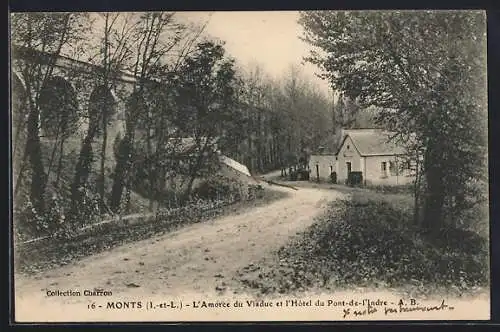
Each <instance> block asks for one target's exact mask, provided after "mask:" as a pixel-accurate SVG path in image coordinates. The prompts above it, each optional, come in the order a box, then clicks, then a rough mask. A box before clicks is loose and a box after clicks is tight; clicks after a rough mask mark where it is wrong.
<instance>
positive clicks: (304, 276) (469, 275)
mask: <svg viewBox="0 0 500 332" xmlns="http://www.w3.org/2000/svg"><path fill="white" fill-rule="evenodd" d="M364 196H365V194H364V193H359V192H357V193H356V194H355V195H354V196H353V200H352V201H345V200H344V201H336V202H334V203H332V204H331V207H330V209H329V211H328V213H327V214H326V215H325V216H324V217H321V218H320V219H319V220H318V221H317V223H315V224H314V225H313V226H311V227H310V228H309V229H308V230H307V231H306V232H305V233H304V234H301V235H299V236H298V237H297V238H296V239H295V240H294V241H293V242H292V243H290V244H288V245H285V246H284V247H282V248H281V249H280V250H279V251H278V253H277V256H278V257H277V258H278V259H277V260H276V264H277V265H278V266H266V265H264V266H262V265H259V266H260V267H261V268H260V269H259V270H258V271H259V276H250V277H249V276H246V277H245V278H244V279H243V280H242V282H243V283H244V284H246V285H247V286H249V287H252V288H257V289H259V290H260V291H261V292H262V293H274V292H279V293H285V294H289V293H291V292H295V291H307V290H309V289H310V288H313V287H320V288H321V289H323V290H324V289H332V290H338V289H339V288H348V289H351V288H356V287H367V288H370V289H372V288H382V289H387V288H398V289H399V290H400V291H402V292H407V293H410V294H411V295H413V296H418V295H420V296H422V295H428V294H431V293H432V292H434V291H436V290H439V291H443V290H444V291H445V292H447V294H450V293H452V294H456V295H459V294H463V293H470V292H474V291H475V290H477V289H479V288H481V287H485V286H487V285H488V279H489V275H488V245H487V240H486V238H482V237H480V236H478V235H477V234H475V233H473V232H469V231H463V230H459V229H456V228H450V229H449V231H448V232H447V233H445V234H441V235H439V236H429V235H426V234H424V233H421V232H419V229H418V228H415V227H414V226H413V225H412V217H411V214H410V213H409V212H408V211H409V209H406V210H400V209H398V208H395V207H394V206H393V205H392V204H391V203H390V202H387V201H385V200H374V199H372V198H368V199H366V198H364ZM361 198H363V199H361ZM244 270H248V269H247V267H245V269H244Z"/></svg>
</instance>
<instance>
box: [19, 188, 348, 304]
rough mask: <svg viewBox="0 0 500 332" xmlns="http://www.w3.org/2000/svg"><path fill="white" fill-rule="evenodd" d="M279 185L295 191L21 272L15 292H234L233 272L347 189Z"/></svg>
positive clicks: (31, 297) (33, 295)
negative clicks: (77, 258)
mask: <svg viewBox="0 0 500 332" xmlns="http://www.w3.org/2000/svg"><path fill="white" fill-rule="evenodd" d="M265 186H268V185H267V184H265ZM272 188H273V189H274V190H282V191H287V192H288V193H289V194H290V196H288V197H287V198H284V199H281V200H278V201H276V202H273V203H271V204H269V205H265V206H261V207H257V208H254V209H251V210H247V211H243V212H242V213H240V214H235V215H231V216H225V217H221V218H217V219H214V220H212V221H209V222H205V223H200V224H195V225H191V226H187V227H185V228H182V229H180V230H178V231H175V232H172V233H169V234H166V235H163V236H159V237H156V238H151V239H148V240H144V241H140V242H136V243H133V244H130V245H125V246H122V247H118V248H115V249H112V250H110V251H107V252H103V253H100V254H97V255H94V256H91V257H87V258H85V259H82V260H80V261H79V262H77V263H74V264H72V265H68V266H64V267H61V268H58V269H55V270H51V271H47V272H43V273H41V274H40V275H37V276H35V277H30V278H28V277H25V276H22V277H21V276H18V277H17V278H16V280H15V289H16V299H17V301H18V302H19V304H20V303H22V302H24V301H27V302H30V303H33V301H44V299H45V301H46V300H47V296H46V294H47V290H51V291H56V290H60V291H65V290H70V289H71V290H81V291H83V290H84V289H90V290H92V289H95V288H98V289H103V290H108V291H112V293H113V295H118V294H119V295H120V296H127V297H130V296H134V295H140V296H144V295H145V294H151V295H155V296H156V295H158V296H159V295H167V294H168V295H169V296H173V295H181V294H186V293H197V294H214V293H216V294H217V293H218V294H227V295H230V294H233V293H234V292H235V291H234V290H235V289H236V288H237V285H236V284H235V283H237V281H235V280H233V276H234V274H235V273H236V271H237V270H238V269H240V268H242V267H243V266H245V265H248V264H250V263H252V262H257V261H258V260H259V259H261V258H263V257H266V255H270V254H271V253H272V252H273V251H274V250H276V249H278V248H279V247H280V246H281V245H283V244H285V243H286V242H287V240H288V239H289V238H290V237H291V236H293V235H295V234H297V233H298V232H300V231H303V230H304V229H305V228H307V227H308V226H309V225H310V224H312V223H313V222H314V217H315V216H317V215H318V214H320V213H321V212H322V211H323V210H324V208H326V205H327V202H328V201H330V200H332V199H336V198H340V197H341V196H342V194H340V193H338V192H336V191H333V190H322V189H314V188H300V189H299V190H297V191H295V190H290V189H287V188H283V187H279V186H272ZM49 299H50V300H54V301H58V302H61V301H62V302H63V303H74V302H78V301H85V298H83V297H67V296H64V297H63V296H58V297H54V296H53V297H50V298H49ZM24 303H26V302H24Z"/></svg>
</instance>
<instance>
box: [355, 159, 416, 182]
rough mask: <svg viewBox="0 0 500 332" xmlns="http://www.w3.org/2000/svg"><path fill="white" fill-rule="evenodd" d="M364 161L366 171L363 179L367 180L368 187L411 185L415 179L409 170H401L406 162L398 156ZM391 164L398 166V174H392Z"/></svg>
mask: <svg viewBox="0 0 500 332" xmlns="http://www.w3.org/2000/svg"><path fill="white" fill-rule="evenodd" d="M364 159H365V163H366V171H365V173H364V174H363V179H364V180H366V184H367V185H369V184H374V185H401V184H408V183H411V182H412V181H413V179H414V177H413V176H411V175H410V171H409V170H408V169H406V168H403V169H401V168H402V167H403V165H404V162H403V160H402V159H401V158H398V157H397V156H368V157H364ZM382 162H386V167H387V171H386V174H383V172H382V165H381V164H382ZM390 162H392V163H393V164H394V165H398V167H399V171H398V172H391V170H390Z"/></svg>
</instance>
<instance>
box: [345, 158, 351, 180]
mask: <svg viewBox="0 0 500 332" xmlns="http://www.w3.org/2000/svg"><path fill="white" fill-rule="evenodd" d="M345 165H346V167H347V176H349V174H351V162H350V161H348V162H346V163H345Z"/></svg>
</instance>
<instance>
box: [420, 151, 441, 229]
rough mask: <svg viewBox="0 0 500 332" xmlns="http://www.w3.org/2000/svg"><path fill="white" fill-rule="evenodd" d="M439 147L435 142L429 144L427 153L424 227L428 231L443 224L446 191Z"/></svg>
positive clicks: (425, 161)
mask: <svg viewBox="0 0 500 332" xmlns="http://www.w3.org/2000/svg"><path fill="white" fill-rule="evenodd" d="M441 157H442V156H440V155H439V149H437V146H436V145H434V144H433V143H431V144H428V146H427V149H426V153H425V160H424V163H425V168H424V169H425V179H426V193H425V202H424V215H423V220H422V227H423V228H424V229H426V230H428V231H436V230H439V229H440V228H441V227H442V226H443V221H444V218H443V207H444V201H445V191H444V183H443V178H444V174H443V171H442V168H441V166H440V163H439V161H440V159H441Z"/></svg>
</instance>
